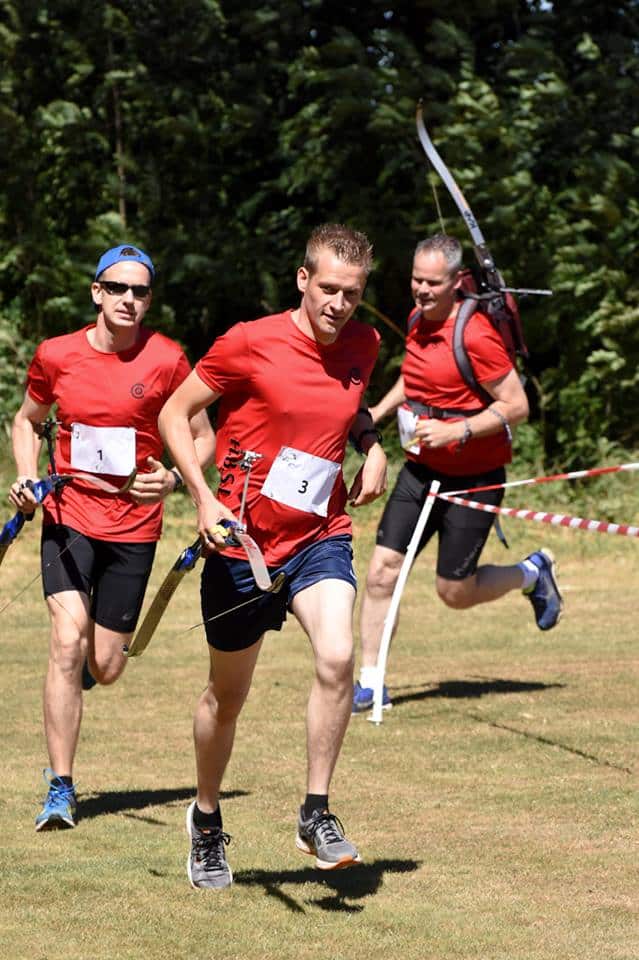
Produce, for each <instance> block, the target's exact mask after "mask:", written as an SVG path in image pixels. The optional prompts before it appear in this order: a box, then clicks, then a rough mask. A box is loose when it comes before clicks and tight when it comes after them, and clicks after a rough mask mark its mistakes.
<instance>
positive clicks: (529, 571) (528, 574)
mask: <svg viewBox="0 0 639 960" xmlns="http://www.w3.org/2000/svg"><path fill="white" fill-rule="evenodd" d="M517 566H518V567H519V569H520V570H521V572H522V573H523V575H524V582H523V583H522V585H521V589H522V590H529V589H530V587H532V586H534V584H535V583H537V580H538V579H539V567H537V566H535V564H534V563H533V562H532V560H522V561H521V563H518V564H517Z"/></svg>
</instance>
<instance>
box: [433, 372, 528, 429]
mask: <svg viewBox="0 0 639 960" xmlns="http://www.w3.org/2000/svg"><path fill="white" fill-rule="evenodd" d="M482 386H483V387H484V389H485V390H487V391H488V393H489V394H490V395H491V397H493V398H494V401H495V402H494V403H491V404H490V406H489V407H487V408H486V409H485V410H482V411H481V413H477V414H475V416H474V417H465V418H464V419H463V420H454V421H453V422H452V423H451V422H450V421H449V420H419V421H418V423H417V427H416V429H415V435H416V436H417V437H418V438H419V440H420V442H421V443H423V444H424V445H425V446H427V447H432V448H436V447H444V446H446V445H447V444H449V443H455V442H458V443H460V442H461V443H465V442H466V440H469V439H470V437H488V436H490V435H491V434H497V433H500V432H501V431H502V430H504V431H506V432H510V428H511V427H514V426H515V425H516V424H518V423H521V422H522V421H523V420H525V419H526V417H527V416H528V399H527V397H526V394H525V392H524V388H523V387H522V385H521V381H520V379H519V376H518V374H517V371H516V370H515V369H512V370H510V371H509V372H508V373H507V374H506V375H505V376H504V377H500V378H499V380H493V381H491V382H489V383H482Z"/></svg>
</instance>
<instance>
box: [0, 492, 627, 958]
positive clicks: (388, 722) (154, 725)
mask: <svg viewBox="0 0 639 960" xmlns="http://www.w3.org/2000/svg"><path fill="white" fill-rule="evenodd" d="M617 483H618V486H615V481H614V480H613V479H611V480H610V481H608V484H607V487H606V495H607V496H608V497H610V498H614V497H615V496H617V497H618V498H619V501H620V503H621V508H620V512H619V514H617V515H616V516H615V519H618V520H623V521H632V520H633V519H634V520H636V519H637V512H636V507H635V506H634V503H633V500H632V499H631V496H630V495H629V491H631V490H632V485H633V484H632V479H631V478H623V479H621V480H619V481H617ZM624 484H625V486H624ZM508 502H509V503H512V502H521V503H522V504H537V503H539V501H538V500H537V499H536V498H535V497H534V496H531V495H530V491H528V495H527V498H526V499H521V501H515V499H514V497H512V498H511V497H510V496H509V499H508ZM549 502H550V501H545V503H546V506H545V508H546V509H549V507H548V505H547V504H548V503H549ZM572 506H573V507H574V504H573V505H572ZM578 506H579V505H578ZM581 506H583V504H582V505H581ZM589 506H593V507H596V503H593V504H590V505H589ZM170 509H171V513H170V516H169V518H168V522H167V530H166V536H165V538H164V539H163V541H162V543H161V545H160V548H159V550H158V557H157V562H156V566H155V570H154V573H153V577H152V581H151V587H150V590H149V598H150V597H151V596H152V595H153V592H154V589H155V587H156V586H157V585H158V583H159V581H160V580H161V579H162V577H163V576H164V574H165V572H166V571H167V569H168V567H169V566H170V565H171V563H172V562H173V560H174V559H175V557H176V556H177V553H178V552H179V550H180V549H181V548H182V547H183V546H184V545H185V544H186V543H187V542H190V540H191V539H192V534H193V526H192V516H191V514H190V510H189V508H188V504H187V501H186V499H185V498H182V499H180V498H174V499H173V500H172V501H171V506H170ZM550 509H552V507H550ZM621 509H623V511H624V512H623V513H622V512H621ZM571 510H572V512H578V513H579V514H580V515H585V516H590V515H591V513H592V511H591V513H589V512H587V510H586V509H578V508H577V507H575V508H574V510H573V509H572V508H571ZM633 511H634V515H633ZM567 512H571V511H567ZM378 513H379V507H373V508H370V509H368V510H366V511H365V512H363V513H361V514H359V515H358V526H357V537H358V538H357V541H356V548H357V567H358V572H359V573H360V576H363V574H364V571H365V568H366V564H367V559H368V556H369V555H370V550H371V548H372V542H373V533H374V528H375V521H376V519H377V516H378ZM592 515H594V516H597V515H600V514H596V513H594V514H592ZM507 534H508V536H509V539H510V541H511V550H510V553H509V554H507V553H506V552H505V551H504V550H503V548H502V547H501V546H500V545H499V543H498V542H497V540H496V538H494V537H491V538H490V541H489V545H488V547H487V550H486V553H485V558H486V559H487V560H490V561H493V562H510V561H511V560H512V561H514V560H516V559H519V557H520V556H522V555H523V554H525V553H528V552H529V551H530V550H531V549H534V548H535V547H536V546H538V545H539V544H540V543H546V544H548V545H549V546H551V547H552V549H553V550H554V551H555V554H556V555H557V557H558V558H559V561H560V574H561V582H562V586H563V588H564V591H565V599H566V612H565V616H564V619H563V620H562V622H561V624H560V625H559V627H558V628H557V629H556V630H554V631H551V632H549V633H546V634H543V633H540V632H539V631H538V630H537V629H536V628H535V626H534V623H533V620H532V612H531V610H530V607H529V604H528V603H527V601H526V600H524V599H523V598H522V597H521V596H519V595H515V594H512V595H510V596H508V597H507V598H504V599H503V600H502V601H500V602H499V603H496V604H491V605H487V606H485V607H483V608H475V609H474V610H471V611H467V612H464V613H455V612H453V611H450V610H447V609H446V608H444V607H443V605H442V604H441V603H440V602H439V601H438V600H437V599H436V597H435V595H434V590H433V578H434V550H433V548H430V549H428V550H427V551H426V552H425V554H424V555H423V556H422V557H421V558H420V559H419V561H418V564H417V566H416V569H415V571H414V573H413V575H412V577H411V579H410V580H409V584H408V587H407V591H406V597H405V603H404V604H403V608H402V619H401V624H400V628H399V632H398V635H397V639H396V642H395V644H394V647H393V649H392V651H391V656H390V660H389V672H388V680H389V683H390V686H391V691H392V694H393V696H394V700H395V706H394V707H393V710H392V711H390V712H389V713H387V714H386V715H385V717H384V723H383V724H382V725H381V726H380V727H375V726H373V725H372V724H370V723H368V722H367V721H366V719H365V718H363V717H356V718H354V719H353V722H352V723H351V725H350V728H349V731H348V734H347V738H346V743H345V747H344V750H343V753H342V757H341V759H340V763H339V765H338V769H337V774H336V777H335V780H334V784H333V788H332V792H331V797H332V800H333V806H334V809H335V810H336V812H337V813H338V814H339V816H340V817H341V818H342V819H343V821H344V823H345V825H346V827H347V831H348V833H349V835H350V836H352V838H353V839H354V840H355V841H356V842H357V844H358V845H359V847H360V849H361V851H362V854H363V857H364V864H363V865H362V866H361V867H359V868H357V869H354V870H351V871H344V872H343V873H338V874H335V875H330V876H328V877H327V876H324V875H321V876H320V875H318V874H317V873H316V872H315V871H314V870H313V869H312V866H311V865H312V860H311V859H310V858H305V857H303V855H301V854H300V853H298V852H297V851H296V850H295V847H294V842H293V841H294V829H295V817H296V808H297V805H298V803H299V802H300V800H301V799H302V797H303V792H304V770H305V747H304V710H305V701H306V696H307V692H308V687H309V683H310V677H311V670H312V662H311V657H310V654H309V649H308V644H307V641H306V639H305V638H304V636H303V634H302V632H301V631H300V630H299V628H298V627H297V625H296V624H295V622H294V621H291V622H289V623H288V624H287V626H286V627H285V629H284V630H283V632H282V633H281V634H279V635H278V634H270V635H269V636H268V638H267V640H266V642H265V644H264V649H263V651H262V654H261V657H260V661H259V663H258V668H257V671H256V676H255V682H254V685H253V689H252V691H251V693H250V696H249V699H248V702H247V704H246V707H245V710H244V713H243V715H242V718H241V721H240V726H239V731H238V738H237V744H236V750H235V753H234V755H233V758H232V761H231V765H230V768H229V770H228V773H227V777H226V780H225V784H224V787H225V797H224V800H223V809H224V816H225V828H226V829H227V830H228V831H229V833H231V834H232V835H233V842H232V844H231V847H230V849H229V859H230V861H231V863H232V865H233V869H234V873H235V880H236V882H235V884H234V886H233V888H232V889H231V890H229V891H224V892H222V893H218V894H214V893H213V894H212V893H209V892H205V891H195V890H192V889H191V888H190V887H189V885H188V881H187V878H186V873H185V862H186V856H187V851H188V843H187V838H186V835H185V832H184V814H185V809H186V806H187V803H188V801H189V800H190V798H191V797H192V795H193V782H194V763H193V757H192V742H191V717H192V711H193V707H194V705H195V702H196V699H197V697H198V694H199V692H200V690H201V688H202V686H203V684H204V681H205V677H206V669H207V662H208V657H207V652H206V647H205V643H204V640H203V636H202V629H201V628H197V629H195V630H190V631H189V630H188V627H190V626H191V625H193V624H195V623H197V622H198V621H199V619H200V614H199V603H198V576H197V573H193V574H191V575H190V576H188V577H186V578H185V580H184V582H183V583H182V585H181V587H180V590H179V592H178V593H177V594H176V596H175V597H174V599H173V602H172V604H171V606H170V608H169V611H168V612H167V615H166V617H165V620H164V621H163V622H162V623H161V625H160V627H159V629H158V632H157V634H156V636H155V637H154V639H153V641H152V643H151V645H150V647H149V649H148V650H147V651H146V653H145V654H144V656H143V657H141V658H140V659H139V660H135V661H132V662H131V663H130V664H129V665H128V667H127V670H126V673H125V675H124V677H123V678H122V679H121V681H120V682H119V683H118V684H116V685H115V686H114V687H112V688H110V689H101V688H96V689H94V690H93V691H91V692H90V693H89V694H88V695H87V696H86V698H85V715H84V721H83V727H82V735H81V741H80V746H79V751H78V760H77V768H76V780H77V783H78V785H79V791H80V794H81V800H82V811H83V819H82V820H81V822H80V824H79V826H78V828H77V829H76V830H74V831H65V832H61V833H49V834H46V835H38V834H36V833H35V831H34V829H33V818H34V816H35V814H36V812H37V810H38V803H39V800H40V799H41V797H42V796H43V784H42V781H41V780H40V771H41V769H42V768H43V767H44V766H45V765H46V754H45V748H44V738H43V734H42V726H41V705H40V695H41V685H42V677H43V673H44V666H45V661H46V650H47V623H46V614H45V609H44V604H43V603H42V601H41V598H40V585H39V583H38V582H36V583H34V584H33V585H32V586H31V587H30V588H29V589H28V590H27V591H26V592H25V593H24V594H23V595H22V596H21V597H20V598H19V599H18V600H16V601H15V603H12V604H11V605H10V606H9V607H8V608H7V609H6V610H5V611H4V612H3V613H2V614H0V617H1V621H0V623H1V627H2V654H3V658H2V681H1V685H2V686H1V694H2V696H1V707H0V711H1V712H0V723H1V729H2V731H3V757H4V763H3V771H4V783H3V791H2V795H1V797H0V829H1V832H2V837H3V843H2V860H1V862H2V872H1V877H2V903H3V908H4V909H3V914H2V919H1V920H0V954H1V955H2V956H6V957H11V958H15V960H22V958H24V960H54V958H56V960H57V958H59V957H65V958H69V960H120V958H121V960H125V958H126V960H138V958H140V960H142V958H149V960H156V958H157V960H160V958H162V960H165V958H169V960H182V958H184V960H187V958H188V960H208V958H211V960H213V958H215V960H261V958H268V960H270V958H273V960H276V958H277V960H289V958H290V960H294V958H295V960H298V958H299V960H306V958H309V960H310V958H313V960H315V958H324V960H338V958H339V960H341V958H349V960H350V958H356V957H366V958H369V957H371V958H377V957H380V958H387V957H392V958H402V960H424V958H437V960H453V958H463V960H471V958H473V960H474V958H489V960H502V958H503V960H541V958H543V960H555V958H561V960H573V958H574V960H600V958H602V957H605V958H606V960H622V958H623V960H636V958H637V955H638V954H637V943H639V908H638V899H637V895H636V894H637V855H638V853H639V850H638V842H637V836H638V833H637V822H638V818H637V791H636V783H637V771H638V769H639V761H638V760H637V753H638V746H639V742H638V741H639V735H638V730H639V725H638V720H639V710H638V708H637V682H638V680H639V663H638V657H637V646H636V629H635V623H634V619H635V618H634V610H635V597H636V583H637V574H638V573H639V553H638V551H639V544H638V543H637V542H636V541H631V540H628V539H624V538H621V537H611V536H602V535H595V534H590V533H585V532H580V531H567V530H556V529H550V528H548V527H546V526H543V527H542V526H541V525H539V524H532V523H524V522H521V521H515V520H512V521H508V522H507ZM36 573H37V530H36V528H35V525H34V528H33V529H29V530H26V531H25V533H24V535H23V536H22V538H21V539H20V540H19V541H18V542H16V544H14V545H13V546H12V547H11V549H10V551H9V553H8V555H7V557H6V558H5V561H4V564H3V567H2V583H1V590H0V607H1V606H2V605H3V604H4V602H6V600H8V599H10V598H11V597H12V596H14V595H15V593H17V591H18V590H19V589H20V588H21V587H22V586H24V585H25V584H26V583H27V582H28V581H29V580H30V579H31V578H32V577H33V576H34V575H35V574H36Z"/></svg>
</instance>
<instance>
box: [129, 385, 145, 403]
mask: <svg viewBox="0 0 639 960" xmlns="http://www.w3.org/2000/svg"><path fill="white" fill-rule="evenodd" d="M131 396H132V397H135V399H136V400H141V399H142V397H143V396H144V384H143V383H134V384H133V386H132V387H131Z"/></svg>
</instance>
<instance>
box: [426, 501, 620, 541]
mask: <svg viewBox="0 0 639 960" xmlns="http://www.w3.org/2000/svg"><path fill="white" fill-rule="evenodd" d="M437 496H438V497H439V498H440V500H447V501H448V502H449V503H456V504H457V505H458V506H460V507H469V508H470V509H471V510H485V511H486V512H487V513H501V514H503V515H504V516H506V517H516V518H517V519H518V520H536V521H537V522H538V523H550V524H553V526H557V527H571V528H572V529H574V530H590V531H592V532H593V533H616V534H618V535H619V536H620V537H639V527H633V526H631V525H630V524H627V523H607V522H606V521H605V520H584V519H583V518H582V517H569V516H567V515H566V514H563V513H541V512H539V511H538V510H516V509H515V508H514V507H495V506H493V505H492V504H491V503H479V502H478V501H477V500H465V499H464V498H463V497H456V496H453V494H452V493H438V494H437Z"/></svg>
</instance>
